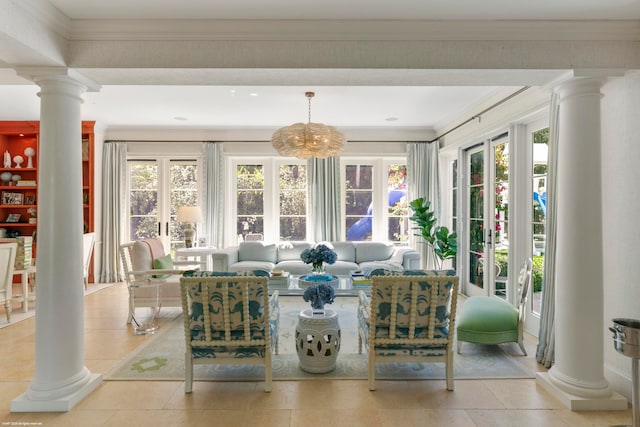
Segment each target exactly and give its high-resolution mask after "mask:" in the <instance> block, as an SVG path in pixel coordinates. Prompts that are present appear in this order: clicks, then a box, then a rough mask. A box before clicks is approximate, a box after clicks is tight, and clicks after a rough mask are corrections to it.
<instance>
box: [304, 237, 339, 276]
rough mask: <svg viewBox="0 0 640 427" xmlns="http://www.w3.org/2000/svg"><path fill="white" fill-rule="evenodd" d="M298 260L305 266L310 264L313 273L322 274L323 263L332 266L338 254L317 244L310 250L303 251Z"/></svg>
mask: <svg viewBox="0 0 640 427" xmlns="http://www.w3.org/2000/svg"><path fill="white" fill-rule="evenodd" d="M300 259H301V260H302V261H303V262H304V263H305V264H311V271H312V272H314V273H323V272H324V263H325V262H326V263H327V264H333V263H334V262H336V260H337V259H338V254H336V252H335V251H334V250H333V249H331V248H330V247H329V246H327V245H324V244H319V245H316V246H314V247H313V248H310V249H305V250H304V251H302V253H301V254H300Z"/></svg>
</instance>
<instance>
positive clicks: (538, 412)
mask: <svg viewBox="0 0 640 427" xmlns="http://www.w3.org/2000/svg"><path fill="white" fill-rule="evenodd" d="M467 412H468V413H469V416H470V417H471V419H472V420H473V422H474V423H475V424H476V425H477V427H579V425H571V424H567V423H566V422H565V421H563V420H562V419H561V418H560V412H562V410H546V409H545V410H542V409H531V410H527V409H525V410H514V409H505V410H491V411H487V410H474V409H469V410H467Z"/></svg>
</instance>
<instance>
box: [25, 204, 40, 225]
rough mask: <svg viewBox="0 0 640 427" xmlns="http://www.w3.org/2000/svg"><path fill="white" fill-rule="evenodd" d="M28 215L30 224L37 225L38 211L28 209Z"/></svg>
mask: <svg viewBox="0 0 640 427" xmlns="http://www.w3.org/2000/svg"><path fill="white" fill-rule="evenodd" d="M27 213H28V214H29V224H36V223H37V220H38V218H37V217H36V214H37V210H36V208H29V209H27Z"/></svg>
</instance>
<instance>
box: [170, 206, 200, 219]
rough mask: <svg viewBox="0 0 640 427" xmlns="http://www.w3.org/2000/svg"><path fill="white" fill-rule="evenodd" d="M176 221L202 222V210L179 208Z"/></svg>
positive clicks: (193, 207)
mask: <svg viewBox="0 0 640 427" xmlns="http://www.w3.org/2000/svg"><path fill="white" fill-rule="evenodd" d="M176 221H178V222H187V223H196V222H200V221H202V211H201V210H200V206H180V207H179V208H178V215H177V216H176Z"/></svg>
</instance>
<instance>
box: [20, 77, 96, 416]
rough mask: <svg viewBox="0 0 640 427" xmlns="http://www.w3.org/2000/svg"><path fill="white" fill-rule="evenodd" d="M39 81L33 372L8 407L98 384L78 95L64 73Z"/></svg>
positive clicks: (62, 401) (38, 408)
mask: <svg viewBox="0 0 640 427" xmlns="http://www.w3.org/2000/svg"><path fill="white" fill-rule="evenodd" d="M33 80H34V81H35V82H36V83H37V84H38V85H39V86H40V88H41V91H40V93H39V96H40V141H39V153H38V163H39V164H38V234H37V236H38V243H37V245H38V252H37V253H38V255H37V258H36V269H37V275H38V285H37V288H36V304H37V305H36V310H37V315H36V343H35V344H36V345H35V348H36V351H35V353H36V354H35V356H36V357H35V359H36V360H35V378H34V379H33V382H32V383H31V385H30V386H29V388H28V389H27V391H26V392H25V393H24V394H22V395H21V396H19V397H17V398H16V399H15V400H13V401H12V402H11V411H12V412H45V411H46V412H52V411H57V412H61V411H68V410H70V409H71V408H72V407H73V406H74V405H75V404H76V403H78V402H79V401H80V400H82V399H83V398H84V397H85V396H86V395H87V394H89V393H90V392H91V391H93V390H94V389H95V388H96V387H97V386H98V385H99V384H100V383H101V382H102V376H101V375H96V374H92V373H91V372H90V371H89V370H88V369H87V368H86V367H85V366H84V286H83V261H82V258H83V257H82V233H83V223H84V222H83V212H82V166H81V165H82V144H81V139H82V136H81V133H82V122H81V115H80V106H81V103H82V98H81V95H82V93H84V91H85V90H86V89H87V87H86V85H84V84H82V83H80V82H79V81H77V80H76V79H73V78H70V77H68V75H67V74H66V72H63V73H60V71H59V70H57V71H56V72H47V73H44V74H41V75H36V76H33Z"/></svg>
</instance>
